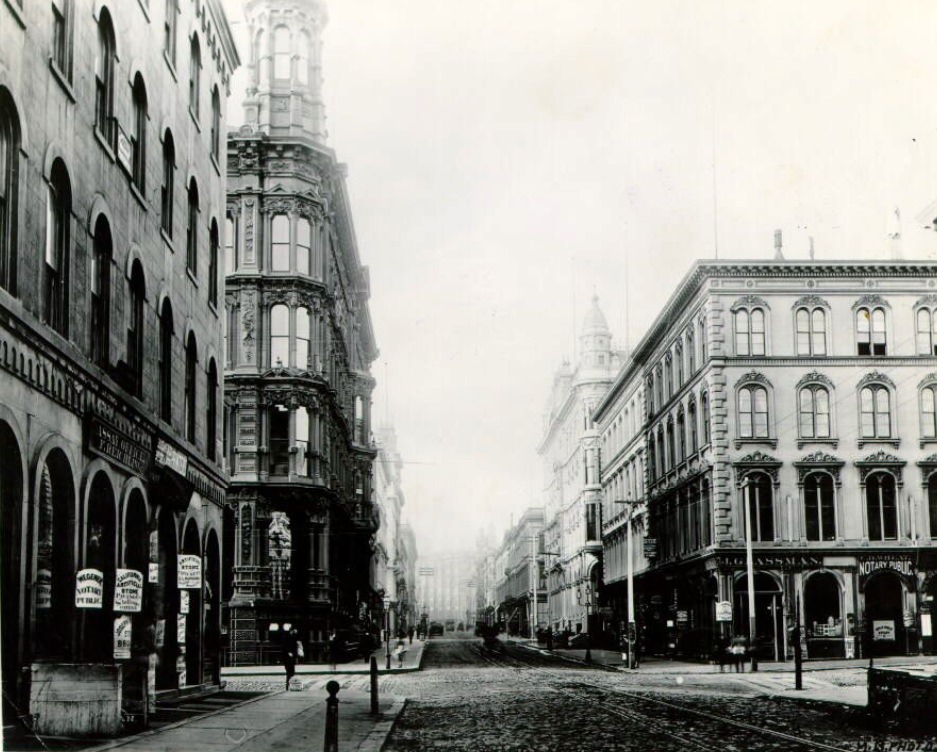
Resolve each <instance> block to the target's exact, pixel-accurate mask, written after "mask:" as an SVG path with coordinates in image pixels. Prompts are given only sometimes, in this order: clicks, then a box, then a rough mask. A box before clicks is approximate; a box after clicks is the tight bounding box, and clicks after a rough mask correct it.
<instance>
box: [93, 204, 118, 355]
mask: <svg viewBox="0 0 937 752" xmlns="http://www.w3.org/2000/svg"><path fill="white" fill-rule="evenodd" d="M112 255H113V247H112V241H111V226H110V225H109V224H108V222H107V220H106V219H105V218H104V215H103V214H102V215H99V216H98V219H97V221H96V222H95V224H94V248H93V249H92V253H91V359H92V360H93V361H94V362H95V363H97V364H98V365H99V366H101V367H102V368H106V367H107V365H108V359H109V358H108V356H109V352H108V350H109V348H108V343H109V339H110V329H111V322H110V308H111V257H112Z"/></svg>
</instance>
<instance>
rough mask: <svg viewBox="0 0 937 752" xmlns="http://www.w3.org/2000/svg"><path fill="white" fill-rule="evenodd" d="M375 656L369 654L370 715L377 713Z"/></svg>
mask: <svg viewBox="0 0 937 752" xmlns="http://www.w3.org/2000/svg"><path fill="white" fill-rule="evenodd" d="M378 704H379V703H378V695H377V658H375V657H374V656H373V655H372V656H371V715H377V714H378Z"/></svg>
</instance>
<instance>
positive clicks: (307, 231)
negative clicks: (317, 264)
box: [296, 218, 312, 274]
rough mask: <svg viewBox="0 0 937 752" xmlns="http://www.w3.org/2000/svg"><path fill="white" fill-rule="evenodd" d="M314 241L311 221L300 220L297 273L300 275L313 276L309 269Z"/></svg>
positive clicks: (297, 229)
mask: <svg viewBox="0 0 937 752" xmlns="http://www.w3.org/2000/svg"><path fill="white" fill-rule="evenodd" d="M311 240H312V230H311V228H310V225H309V220H308V219H305V218H300V220H299V222H297V223H296V271H298V272H299V273H300V274H311V273H312V271H311V269H310V267H309V261H310V254H309V250H310V243H311Z"/></svg>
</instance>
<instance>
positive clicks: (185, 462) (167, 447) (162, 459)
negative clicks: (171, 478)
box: [154, 439, 189, 477]
mask: <svg viewBox="0 0 937 752" xmlns="http://www.w3.org/2000/svg"><path fill="white" fill-rule="evenodd" d="M154 459H155V460H156V464H157V465H161V466H162V467H168V468H169V469H170V470H174V471H175V472H177V473H178V474H179V475H181V476H182V477H185V473H186V470H188V468H189V458H188V457H186V456H185V455H184V454H183V453H182V452H180V451H179V450H178V449H176V448H175V447H174V446H173V445H172V444H167V443H166V442H165V441H163V440H162V439H159V440H158V441H157V442H156V455H155V457H154Z"/></svg>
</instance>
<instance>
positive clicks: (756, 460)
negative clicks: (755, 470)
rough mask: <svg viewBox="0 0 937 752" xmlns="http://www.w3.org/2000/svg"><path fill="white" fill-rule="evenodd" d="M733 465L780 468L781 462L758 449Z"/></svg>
mask: <svg viewBox="0 0 937 752" xmlns="http://www.w3.org/2000/svg"><path fill="white" fill-rule="evenodd" d="M732 464H733V465H778V466H780V464H781V461H780V460H778V459H776V458H774V457H772V456H771V455H770V454H765V453H764V452H760V451H758V450H757V449H756V450H755V451H754V452H752V453H751V454H746V455H745V456H744V457H742V458H740V459H737V460H735V461H734V462H733V463H732Z"/></svg>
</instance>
